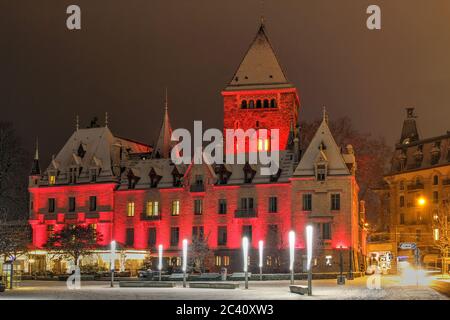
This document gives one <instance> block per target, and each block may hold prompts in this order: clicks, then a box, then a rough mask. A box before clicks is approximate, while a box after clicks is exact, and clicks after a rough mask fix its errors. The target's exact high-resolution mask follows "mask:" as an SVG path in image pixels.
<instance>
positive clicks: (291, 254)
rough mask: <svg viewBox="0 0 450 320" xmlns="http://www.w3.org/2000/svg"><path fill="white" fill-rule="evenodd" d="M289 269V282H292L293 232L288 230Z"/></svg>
mask: <svg viewBox="0 0 450 320" xmlns="http://www.w3.org/2000/svg"><path fill="white" fill-rule="evenodd" d="M289 258H290V259H289V270H290V271H291V284H294V259H295V232H294V231H289Z"/></svg>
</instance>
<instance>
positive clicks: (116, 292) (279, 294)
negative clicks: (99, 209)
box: [0, 276, 448, 300]
mask: <svg viewBox="0 0 450 320" xmlns="http://www.w3.org/2000/svg"><path fill="white" fill-rule="evenodd" d="M367 279H368V278H367V277H365V278H359V279H355V280H352V281H347V283H346V285H344V286H337V285H336V280H314V281H313V296H311V297H308V296H301V295H297V294H293V293H290V292H289V282H288V281H263V282H258V281H251V282H250V284H249V289H248V290H244V289H242V288H243V283H241V286H240V288H239V289H235V290H229V289H228V290H227V289H189V288H182V287H181V283H180V284H178V286H177V287H176V288H119V287H118V284H116V287H115V288H110V286H109V283H108V282H97V281H86V282H82V283H81V288H80V289H77V290H69V289H68V288H67V287H66V283H65V282H63V281H24V282H22V283H21V284H20V287H19V288H16V289H14V290H7V291H6V292H4V293H0V300H2V299H50V300H59V299H67V300H79V299H88V300H98V299H108V300H127V299H134V300H142V299H149V300H185V299H193V300H315V299H318V300H367V299H369V300H380V299H381V300H423V299H431V300H448V298H447V297H446V296H444V295H442V294H440V293H438V292H437V291H435V290H433V289H432V288H430V287H429V285H428V283H421V284H420V285H418V286H417V285H416V284H412V283H404V282H402V281H401V279H400V278H399V277H396V276H383V277H382V278H381V283H380V284H381V288H380V289H378V290H377V289H372V290H370V289H368V288H367ZM296 284H305V283H304V282H302V281H297V282H296Z"/></svg>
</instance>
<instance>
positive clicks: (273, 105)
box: [270, 99, 277, 108]
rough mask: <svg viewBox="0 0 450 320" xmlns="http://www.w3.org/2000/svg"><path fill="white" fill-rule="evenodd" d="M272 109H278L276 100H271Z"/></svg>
mask: <svg viewBox="0 0 450 320" xmlns="http://www.w3.org/2000/svg"><path fill="white" fill-rule="evenodd" d="M270 107H271V108H276V107H277V100H275V99H272V100H270Z"/></svg>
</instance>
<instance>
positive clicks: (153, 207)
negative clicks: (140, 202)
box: [145, 201, 159, 217]
mask: <svg viewBox="0 0 450 320" xmlns="http://www.w3.org/2000/svg"><path fill="white" fill-rule="evenodd" d="M145 212H146V215H147V216H148V217H152V216H157V215H158V214H159V202H158V201H147V207H146V210H145Z"/></svg>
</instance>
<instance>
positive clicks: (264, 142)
mask: <svg viewBox="0 0 450 320" xmlns="http://www.w3.org/2000/svg"><path fill="white" fill-rule="evenodd" d="M258 151H269V139H258Z"/></svg>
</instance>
